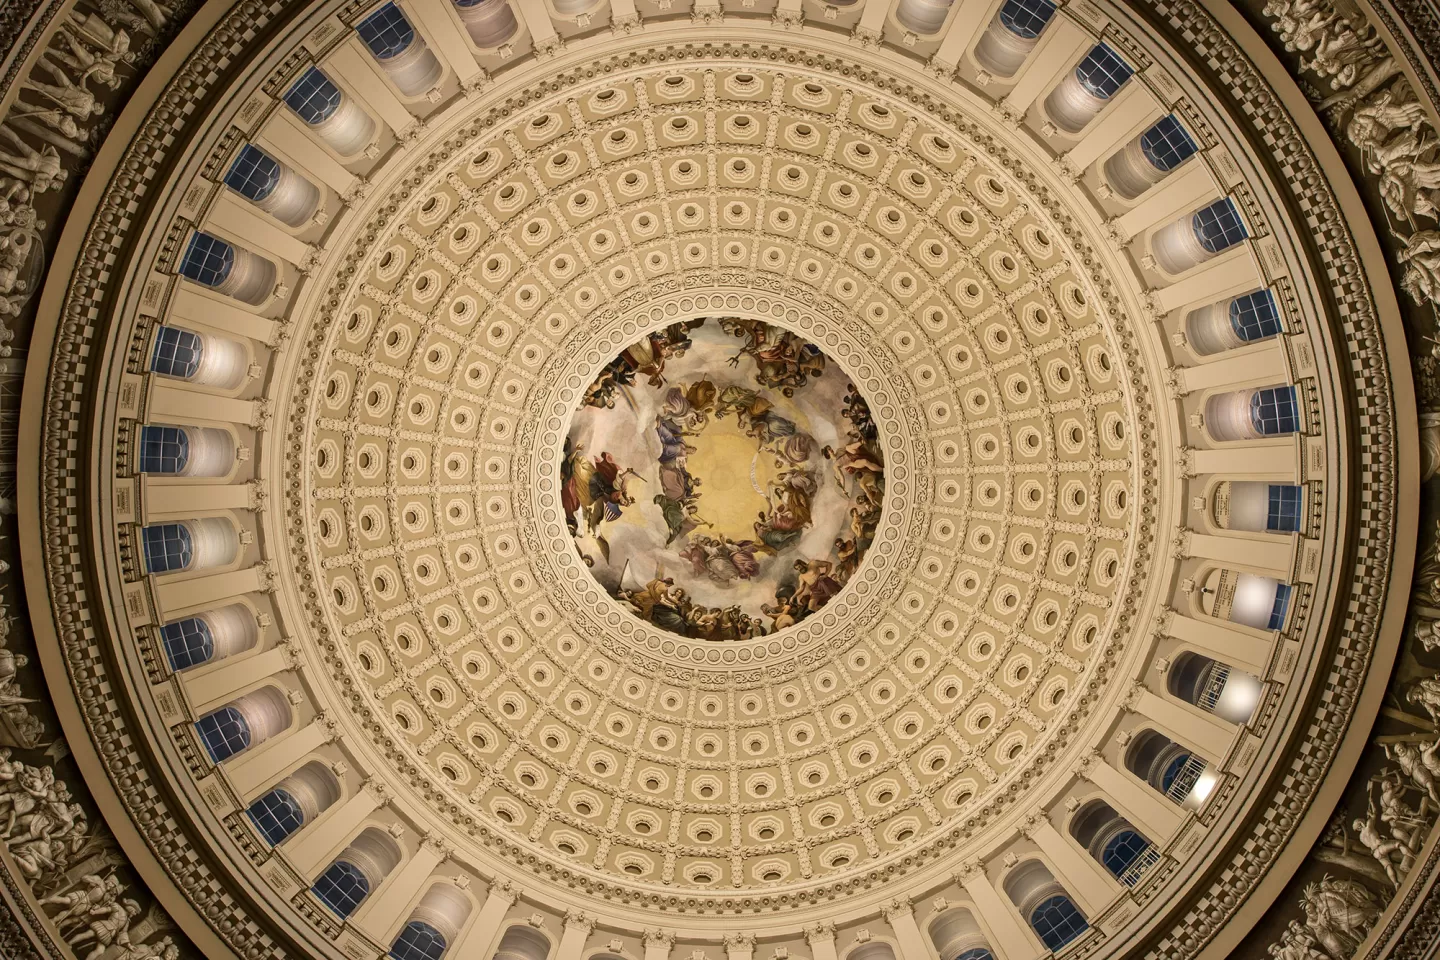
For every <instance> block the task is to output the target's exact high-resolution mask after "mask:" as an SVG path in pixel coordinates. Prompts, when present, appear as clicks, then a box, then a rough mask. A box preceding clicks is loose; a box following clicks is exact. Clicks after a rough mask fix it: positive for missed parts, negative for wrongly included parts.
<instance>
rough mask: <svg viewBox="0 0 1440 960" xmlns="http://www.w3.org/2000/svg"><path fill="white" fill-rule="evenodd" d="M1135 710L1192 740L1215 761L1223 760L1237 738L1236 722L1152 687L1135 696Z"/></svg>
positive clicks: (1194, 745)
mask: <svg viewBox="0 0 1440 960" xmlns="http://www.w3.org/2000/svg"><path fill="white" fill-rule="evenodd" d="M1134 704H1135V706H1134V710H1135V712H1136V713H1138V714H1140V715H1141V716H1143V717H1149V718H1150V719H1151V720H1154V721H1155V722H1156V723H1157V724H1159V725H1160V726H1161V727H1162V728H1163V729H1164V730H1165V731H1166V732H1168V733H1173V734H1175V738H1174V739H1178V740H1181V741H1184V742H1186V743H1188V744H1190V745H1191V746H1192V747H1194V748H1195V749H1196V750H1199V751H1200V752H1201V753H1202V754H1204V755H1205V759H1207V760H1209V761H1210V762H1212V763H1219V762H1220V761H1221V760H1222V759H1224V757H1225V754H1226V752H1227V751H1228V750H1229V749H1230V743H1231V741H1232V740H1234V739H1235V726H1234V725H1233V724H1230V723H1227V722H1225V721H1224V720H1221V719H1219V718H1218V717H1214V716H1212V715H1210V714H1208V713H1205V712H1204V711H1202V710H1200V709H1199V708H1198V707H1191V706H1189V705H1188V704H1181V703H1179V702H1178V701H1175V700H1171V699H1169V698H1167V697H1160V696H1156V695H1155V694H1153V693H1151V692H1150V691H1149V690H1141V691H1140V692H1139V694H1138V695H1137V696H1135V697H1134Z"/></svg>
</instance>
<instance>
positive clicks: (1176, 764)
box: [1160, 753, 1190, 793]
mask: <svg viewBox="0 0 1440 960" xmlns="http://www.w3.org/2000/svg"><path fill="white" fill-rule="evenodd" d="M1189 762H1190V754H1188V753H1182V754H1180V755H1179V756H1177V757H1176V758H1175V759H1174V760H1171V761H1170V765H1169V766H1168V767H1166V768H1165V772H1164V773H1162V774H1161V775H1160V789H1161V790H1163V791H1164V792H1166V793H1169V792H1170V788H1171V787H1173V786H1175V781H1176V780H1178V779H1179V778H1180V774H1181V773H1182V772H1183V771H1184V770H1185V765H1186V764H1188V763H1189Z"/></svg>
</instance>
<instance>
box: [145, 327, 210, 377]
mask: <svg viewBox="0 0 1440 960" xmlns="http://www.w3.org/2000/svg"><path fill="white" fill-rule="evenodd" d="M204 355H205V338H204V337H202V336H200V334H198V333H192V332H191V331H189V330H181V329H180V328H179V327H164V326H162V327H161V328H160V330H159V332H157V333H156V335H155V349H154V350H153V351H152V352H151V354H150V369H151V370H152V371H154V372H155V373H158V374H160V375H161V376H162V377H174V378H175V379H177V380H189V379H190V378H192V377H194V376H195V374H196V373H198V372H199V370H200V360H201V358H202V357H204Z"/></svg>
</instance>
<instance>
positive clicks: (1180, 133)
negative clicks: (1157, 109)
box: [1140, 113, 1199, 173]
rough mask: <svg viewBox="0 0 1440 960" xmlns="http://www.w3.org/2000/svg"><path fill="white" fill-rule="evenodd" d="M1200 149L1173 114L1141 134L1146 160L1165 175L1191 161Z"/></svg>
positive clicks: (1142, 150) (1142, 149)
mask: <svg viewBox="0 0 1440 960" xmlns="http://www.w3.org/2000/svg"><path fill="white" fill-rule="evenodd" d="M1198 149H1199V147H1197V146H1196V145H1195V139H1194V138H1193V137H1191V136H1190V133H1189V131H1187V130H1186V129H1185V128H1184V126H1182V125H1181V123H1180V121H1179V119H1178V118H1177V117H1176V116H1175V114H1173V113H1172V114H1170V115H1168V116H1165V117H1161V118H1160V119H1159V120H1157V121H1156V122H1155V123H1154V124H1153V125H1152V126H1151V127H1150V128H1149V129H1148V130H1146V131H1145V132H1144V133H1142V134H1140V150H1141V152H1142V153H1144V154H1145V159H1147V160H1149V161H1150V163H1151V165H1152V166H1154V167H1155V169H1156V170H1159V171H1161V172H1163V173H1169V172H1170V171H1171V170H1174V169H1175V168H1176V167H1178V166H1180V164H1182V163H1184V162H1185V161H1186V160H1189V159H1190V158H1191V157H1193V156H1194V155H1195V151H1196V150H1198Z"/></svg>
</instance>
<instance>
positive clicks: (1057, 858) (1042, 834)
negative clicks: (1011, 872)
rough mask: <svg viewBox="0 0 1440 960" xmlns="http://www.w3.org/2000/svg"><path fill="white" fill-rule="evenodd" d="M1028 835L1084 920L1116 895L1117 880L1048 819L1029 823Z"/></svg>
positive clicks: (1096, 912)
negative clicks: (1062, 834)
mask: <svg viewBox="0 0 1440 960" xmlns="http://www.w3.org/2000/svg"><path fill="white" fill-rule="evenodd" d="M1028 836H1029V837H1030V839H1031V840H1033V841H1035V845H1036V846H1037V847H1039V848H1040V852H1041V853H1043V854H1045V858H1046V859H1047V860H1049V861H1050V865H1051V866H1053V867H1054V868H1055V879H1056V880H1059V881H1060V885H1061V886H1062V887H1064V888H1065V891H1066V892H1067V893H1069V894H1070V895H1071V896H1072V897H1074V898H1075V902H1076V903H1077V904H1079V905H1080V909H1081V910H1082V911H1084V913H1085V915H1086V916H1087V917H1094V916H1096V915H1097V914H1099V913H1100V911H1101V910H1103V909H1104V908H1105V905H1106V904H1108V903H1109V902H1110V901H1111V900H1112V899H1113V898H1114V897H1115V894H1117V893H1119V892H1120V881H1118V880H1116V879H1115V877H1114V875H1113V874H1111V873H1110V871H1109V870H1106V869H1105V868H1104V867H1102V866H1101V865H1100V864H1099V863H1097V862H1096V861H1095V859H1094V858H1093V857H1091V856H1089V855H1088V854H1087V853H1085V852H1084V851H1083V850H1081V849H1080V847H1079V846H1078V845H1077V844H1076V843H1075V842H1074V841H1072V840H1067V839H1066V838H1065V837H1063V836H1061V835H1060V831H1058V830H1056V829H1055V827H1054V825H1053V824H1051V822H1050V821H1049V819H1048V818H1044V817H1042V818H1041V819H1039V820H1037V821H1036V822H1034V823H1033V824H1031V826H1030V827H1029V830H1028Z"/></svg>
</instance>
